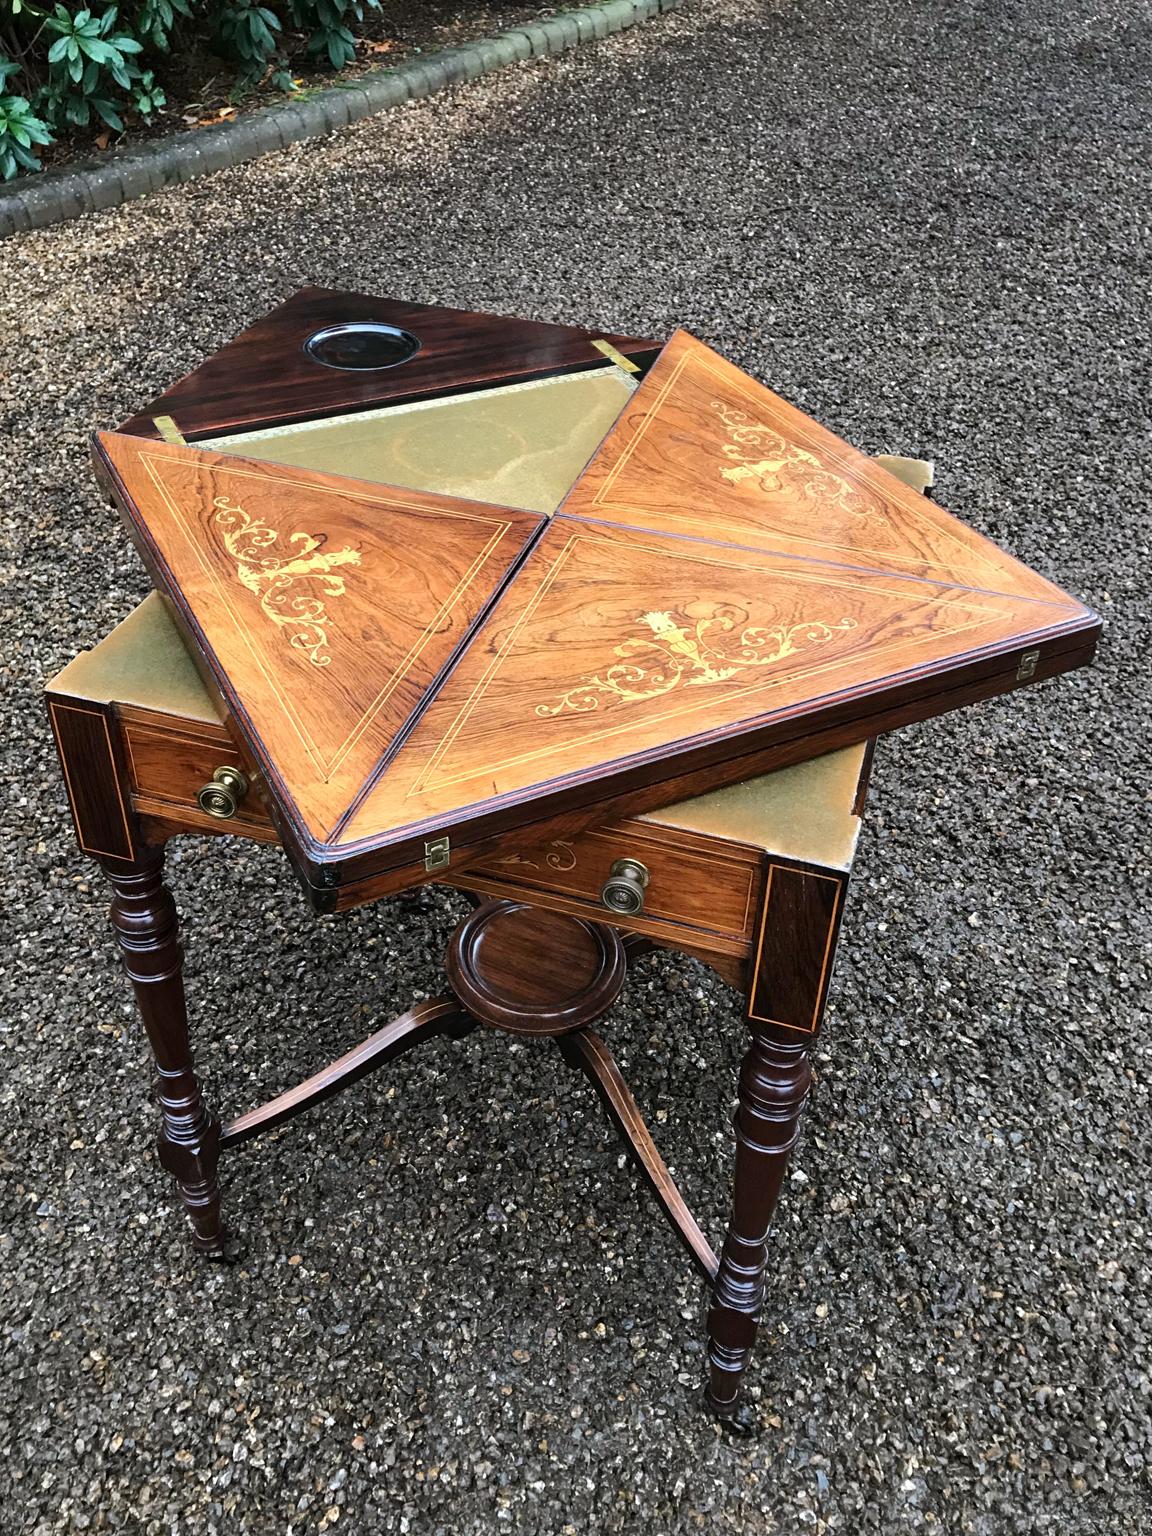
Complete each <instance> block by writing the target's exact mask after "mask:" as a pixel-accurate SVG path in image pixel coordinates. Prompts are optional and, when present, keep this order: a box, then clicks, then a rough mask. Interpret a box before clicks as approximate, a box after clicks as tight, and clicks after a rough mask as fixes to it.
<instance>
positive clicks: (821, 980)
mask: <svg viewBox="0 0 1152 1536" xmlns="http://www.w3.org/2000/svg"><path fill="white" fill-rule="evenodd" d="M765 866H766V867H765V876H764V885H763V892H764V894H763V897H762V899H761V913H760V925H759V932H758V935H757V944H756V953H755V955H754V957H753V960H752V971H751V988H750V993H749V998H748V1017H749V1018H750V1019H751V1020H752V1021H753V1022H755V1023H758V1024H775V1025H779V1026H780V1027H781V1028H783V1029H790V1030H795V1031H797V1032H798V1033H799V1034H806V1035H812V1034H815V1032H816V1030H817V1029H818V1028H819V1025H820V1020H821V1018H822V1017H823V1013H824V1003H825V1000H826V998H827V996H828V987H829V984H830V983H831V980H832V962H833V959H834V957H835V954H836V937H837V934H838V933H839V931H840V919H841V917H842V915H843V911H844V893H845V890H846V888H847V884H848V881H847V877H846V876H845V875H844V874H842V873H841V872H840V871H839V870H829V869H804V868H798V867H796V866H794V865H788V864H785V863H783V862H781V861H780V860H777V859H774V858H771V857H769V858H767V859H766V860H765Z"/></svg>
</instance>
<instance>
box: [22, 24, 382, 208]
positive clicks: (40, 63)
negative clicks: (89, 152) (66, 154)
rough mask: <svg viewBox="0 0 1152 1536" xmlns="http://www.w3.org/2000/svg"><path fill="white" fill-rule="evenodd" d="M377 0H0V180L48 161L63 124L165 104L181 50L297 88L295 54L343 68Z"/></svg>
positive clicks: (100, 121)
mask: <svg viewBox="0 0 1152 1536" xmlns="http://www.w3.org/2000/svg"><path fill="white" fill-rule="evenodd" d="M380 5H381V0H120V3H118V4H104V3H101V0H89V3H88V4H76V3H61V0H55V3H44V0H41V3H40V4H36V3H33V0H0V180H5V181H8V180H11V179H12V178H13V177H14V176H19V175H21V174H22V173H24V172H27V171H36V170H39V169H40V158H39V154H38V151H39V150H40V149H42V148H43V147H44V146H45V145H46V144H51V143H52V142H53V141H54V140H55V139H56V138H57V137H58V136H59V135H60V134H61V133H75V132H77V131H82V130H84V129H92V130H93V131H94V132H99V133H105V134H108V133H111V134H120V133H123V132H124V131H125V129H126V127H127V125H128V124H129V123H130V122H132V121H137V122H145V123H150V122H151V121H152V119H153V117H154V116H155V115H156V114H157V113H158V112H160V111H162V110H163V108H164V107H165V106H166V104H167V98H166V96H165V93H164V88H163V85H162V84H161V82H160V78H159V77H160V76H161V75H162V73H163V65H164V60H165V58H166V57H167V56H169V55H171V54H173V52H175V51H177V50H180V49H184V48H187V47H192V46H195V45H196V44H198V43H207V44H208V45H209V46H210V47H211V48H212V49H213V50H214V51H215V52H216V53H218V54H219V55H220V56H221V57H223V58H224V59H226V60H228V61H229V63H231V64H232V65H233V66H234V67H235V68H236V70H237V71H238V74H239V76H240V84H241V86H242V87H249V88H250V87H252V86H254V85H257V84H260V83H263V82H264V81H268V82H269V83H271V84H272V85H273V86H275V87H277V88H278V89H280V90H285V91H291V90H294V89H295V82H294V80H293V77H292V70H291V68H290V61H291V57H292V55H293V54H294V53H299V54H302V55H303V56H304V57H306V58H307V59H308V60H310V61H311V62H312V63H313V64H315V65H321V66H327V67H330V68H332V69H343V68H344V67H345V66H346V65H348V64H350V63H351V62H352V60H353V58H354V57H355V54H356V38H355V33H354V30H353V29H354V28H355V27H356V26H357V25H358V24H359V23H361V22H363V20H364V15H365V12H366V11H369V10H373V11H378V10H379V9H380Z"/></svg>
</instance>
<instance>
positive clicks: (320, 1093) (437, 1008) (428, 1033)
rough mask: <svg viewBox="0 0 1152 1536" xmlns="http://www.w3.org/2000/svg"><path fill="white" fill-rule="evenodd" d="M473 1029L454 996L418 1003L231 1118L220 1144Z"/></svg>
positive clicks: (245, 1137)
mask: <svg viewBox="0 0 1152 1536" xmlns="http://www.w3.org/2000/svg"><path fill="white" fill-rule="evenodd" d="M475 1027H476V1020H475V1019H473V1018H471V1017H470V1016H469V1015H468V1014H467V1013H465V1012H464V1010H463V1009H462V1008H461V1006H460V1004H459V1003H458V1002H457V1001H456V1000H455V999H454V998H434V999H432V1000H430V1001H428V1002H424V1003H417V1004H416V1005H415V1007H413V1008H409V1010H408V1011H407V1013H402V1014H401V1015H400V1017H399V1018H398V1019H393V1020H392V1022H391V1023H390V1024H386V1025H385V1026H384V1028H383V1029H378V1030H377V1031H376V1033H375V1034H373V1035H369V1037H368V1039H367V1040H362V1041H361V1042H360V1044H359V1045H357V1046H354V1047H353V1049H352V1050H350V1051H347V1052H346V1053H345V1054H344V1055H343V1056H341V1057H339V1058H338V1059H337V1060H336V1061H333V1062H331V1063H330V1064H329V1065H328V1066H326V1067H324V1068H323V1069H322V1070H321V1071H319V1072H314V1073H313V1074H312V1076H311V1077H309V1078H306V1079H305V1080H304V1081H303V1082H302V1083H298V1084H297V1085H296V1087H295V1088H289V1089H287V1090H286V1091H285V1092H284V1093H278V1094H277V1095H276V1097H275V1098H274V1099H269V1100H268V1102H267V1103H266V1104H261V1105H260V1106H259V1108H258V1109H250V1110H249V1111H248V1112H247V1114H244V1115H238V1116H237V1117H236V1119H235V1120H230V1121H229V1122H228V1124H227V1125H226V1126H225V1127H224V1129H223V1130H222V1131H221V1133H220V1148H221V1150H223V1149H224V1148H225V1147H236V1146H241V1145H242V1144H243V1143H244V1142H246V1141H251V1140H252V1138H253V1137H254V1136H259V1135H261V1134H262V1133H263V1132H264V1131H270V1130H272V1129H273V1128H274V1127H275V1126H277V1125H283V1124H284V1122H285V1121H286V1120H294V1119H295V1118H296V1116H297V1115H299V1114H303V1112H304V1111H305V1110H306V1109H311V1108H312V1107H313V1105H315V1104H322V1103H324V1101H325V1100H326V1099H330V1098H332V1097H333V1096H334V1095H335V1094H337V1093H342V1092H343V1091H344V1089H345V1088H349V1087H351V1085H352V1084H353V1083H358V1082H359V1081H360V1079H361V1078H364V1077H367V1076H368V1074H369V1073H370V1072H375V1071H377V1070H378V1069H379V1068H380V1067H383V1066H386V1065H387V1064H388V1062H390V1061H395V1060H396V1058H397V1057H398V1056H403V1054H404V1053H405V1051H410V1050H411V1049H412V1048H413V1046H416V1045H423V1043H424V1042H425V1041H426V1040H434V1039H436V1038H437V1037H438V1036H440V1035H447V1036H449V1037H450V1038H451V1039H454V1040H460V1039H463V1037H464V1036H465V1035H467V1034H470V1033H471V1031H472V1030H473V1029H475Z"/></svg>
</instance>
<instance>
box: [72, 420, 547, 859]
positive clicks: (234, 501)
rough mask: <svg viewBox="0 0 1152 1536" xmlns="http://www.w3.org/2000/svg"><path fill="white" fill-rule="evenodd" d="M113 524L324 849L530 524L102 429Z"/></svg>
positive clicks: (530, 519)
mask: <svg viewBox="0 0 1152 1536" xmlns="http://www.w3.org/2000/svg"><path fill="white" fill-rule="evenodd" d="M96 461H97V467H98V468H99V469H101V470H102V471H103V472H104V474H105V477H106V479H107V481H108V483H109V486H110V488H111V490H112V492H113V494H114V496H115V497H116V499H117V500H118V502H119V503H120V505H121V508H122V510H123V511H124V512H125V513H126V515H127V517H128V521H129V526H130V528H131V529H132V531H133V533H134V535H135V537H136V541H137V543H138V545H139V546H140V548H141V551H142V553H143V554H144V556H145V559H146V560H147V561H148V563H149V565H150V567H151V568H152V570H153V574H154V577H155V579H156V582H157V585H158V586H159V587H160V588H161V590H162V591H164V592H165V593H166V594H167V596H168V597H169V598H170V599H171V600H172V601H173V604H174V607H175V611H176V613H177V615H178V616H179V617H181V618H182V619H183V621H184V623H185V626H186V628H187V629H188V630H190V632H191V635H192V639H193V641H194V643H195V645H196V648H197V649H198V650H199V651H200V652H201V654H202V656H203V658H204V660H205V661H206V662H207V664H208V666H209V668H210V669H211V671H212V673H213V675H214V677H215V679H216V682H217V683H218V685H219V686H220V689H221V691H222V692H223V694H224V696H225V698H226V700H227V701H228V704H229V706H230V708H231V710H232V712H233V715H234V717H235V718H236V720H237V723H238V725H239V727H240V729H241V731H242V733H243V734H244V735H245V736H246V738H247V740H248V744H249V746H250V747H251V749H252V751H253V752H254V753H255V754H256V756H257V757H258V758H259V759H260V762H261V766H262V767H263V769H264V771H265V773H266V774H267V776H268V780H269V784H270V787H271V788H272V789H273V792H274V794H275V797H276V799H277V800H278V802H279V803H280V805H281V807H282V809H284V810H285V811H286V812H287V813H288V815H289V817H290V819H292V820H294V821H295V822H296V824H297V826H298V829H299V830H301V831H302V832H303V833H304V835H305V837H306V838H308V839H310V840H312V841H313V842H323V841H324V840H325V839H326V838H327V837H328V836H329V835H330V833H331V831H332V829H333V828H334V827H335V825H336V824H337V822H338V821H339V819H340V816H341V814H342V813H343V812H344V811H345V810H346V809H347V807H348V806H349V804H350V803H351V802H352V800H353V799H354V798H355V796H356V795H357V794H358V792H359V791H360V790H361V789H362V787H363V785H364V783H365V781H366V780H367V779H368V778H369V777H370V776H371V774H372V772H373V770H375V769H376V768H377V767H378V765H379V764H380V762H381V760H382V759H383V758H384V757H385V756H386V754H387V753H388V752H389V750H391V749H392V748H393V747H394V746H395V744H396V743H397V742H398V740H399V739H400V737H401V736H402V734H403V732H404V730H405V729H406V728H407V727H408V726H409V724H410V722H411V720H412V719H413V717H414V715H415V714H416V713H418V711H419V709H420V708H421V706H422V705H423V704H424V703H425V701H426V698H427V696H428V694H429V692H430V691H431V690H434V688H435V686H436V684H437V681H438V679H439V678H440V676H441V674H442V673H443V672H444V670H445V669H446V668H447V667H448V666H449V665H450V664H451V662H452V660H453V658H454V656H455V655H456V654H457V653H458V651H459V650H460V648H461V647H462V646H463V645H464V644H465V643H466V641H467V638H468V635H469V633H470V630H471V628H472V626H473V625H474V624H475V622H476V620H477V619H478V618H479V617H480V615H481V614H482V613H483V612H484V611H485V609H486V608H487V606H488V604H489V603H490V601H491V599H492V597H493V595H494V594H495V593H496V592H497V591H498V590H499V588H500V585H501V583H502V582H503V581H504V579H505V577H506V576H507V574H508V572H509V570H510V569H511V568H512V566H513V565H514V563H515V562H516V560H517V559H518V558H519V557H520V555H521V553H522V551H523V549H524V548H525V546H526V545H527V543H528V542H529V541H530V540H531V538H532V537H533V536H534V535H535V534H536V532H537V531H538V529H539V528H540V527H541V526H542V522H543V520H542V519H541V518H539V517H537V516H535V515H534V514H532V513H527V512H520V511H514V510H510V509H505V508H501V507H494V506H487V505H484V504H481V503H479V502H467V501H460V500H455V499H453V498H450V497H445V496H436V495H429V494H425V493H422V492H417V491H408V490H399V489H395V488H392V487H388V486H381V485H376V484H368V483H364V482H361V481H356V480H346V479H343V478H337V477H335V476H331V475H324V474H320V473H317V472H314V471H309V470H304V469H292V468H284V467H282V466H278V465H274V464H266V463H261V462H259V461H257V460H249V459H243V458H237V457H233V456H231V455H224V454H219V453H213V452H209V451H205V450H200V449H196V448H191V447H184V446H179V445H169V444H164V443H150V442H145V441H143V440H141V439H140V438H134V437H125V436H121V435H118V434H115V433H102V434H100V435H99V436H98V438H97V443H96Z"/></svg>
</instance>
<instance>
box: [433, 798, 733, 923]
mask: <svg viewBox="0 0 1152 1536" xmlns="http://www.w3.org/2000/svg"><path fill="white" fill-rule="evenodd" d="M617 859H633V860H637V861H639V863H641V864H643V865H644V867H645V869H647V871H648V876H649V880H648V887H647V889H646V891H645V893H644V910H643V916H644V918H646V919H648V920H650V921H651V920H655V921H658V922H669V923H677V924H683V925H685V926H687V927H691V928H696V929H701V930H704V931H706V932H710V933H716V934H723V935H725V936H727V937H729V938H732V939H738V940H746V939H747V938H748V937H749V935H750V934H751V931H752V924H753V920H754V917H755V908H756V894H757V890H758V886H759V880H760V868H761V859H762V855H761V854H760V853H759V852H758V851H757V850H756V849H754V848H750V847H745V846H743V845H742V844H739V843H726V842H721V841H720V840H719V839H715V838H703V837H698V836H695V835H694V834H692V833H688V832H684V831H681V830H679V829H674V828H664V827H655V826H652V825H650V824H648V823H646V822H643V821H639V820H628V821H622V822H617V823H615V824H614V825H611V826H607V827H600V828H597V829H596V830H595V831H591V832H583V833H580V834H578V835H577V836H574V837H571V838H562V839H554V840H552V841H551V842H545V843H525V845H524V846H523V847H522V848H512V849H510V850H509V851H508V852H506V853H503V854H501V855H499V856H498V857H495V858H491V859H487V860H485V861H483V862H482V863H479V864H477V865H474V866H472V867H471V868H470V869H469V870H467V871H466V872H465V873H463V874H462V875H461V883H462V884H464V883H466V881H467V880H468V878H469V877H472V876H475V877H478V878H479V879H480V880H483V881H484V882H485V885H486V887H488V888H490V887H491V885H492V884H493V883H496V884H499V885H500V886H502V887H507V888H508V889H509V890H516V891H519V892H521V893H523V894H524V895H525V896H527V897H530V896H531V894H532V892H534V891H540V892H543V891H548V892H552V893H554V894H557V895H561V896H565V897H567V898H569V899H571V900H575V901H579V902H583V903H587V904H588V906H589V907H593V908H595V909H596V912H598V913H599V914H600V915H604V913H605V911H606V909H605V906H604V903H603V902H602V899H601V892H602V890H603V887H604V882H605V881H606V880H607V879H608V876H609V873H610V871H611V869H612V866H613V864H614V863H615V862H616V860H617ZM593 915H595V913H594V914H593Z"/></svg>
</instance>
